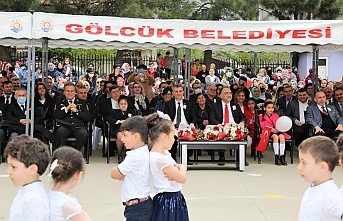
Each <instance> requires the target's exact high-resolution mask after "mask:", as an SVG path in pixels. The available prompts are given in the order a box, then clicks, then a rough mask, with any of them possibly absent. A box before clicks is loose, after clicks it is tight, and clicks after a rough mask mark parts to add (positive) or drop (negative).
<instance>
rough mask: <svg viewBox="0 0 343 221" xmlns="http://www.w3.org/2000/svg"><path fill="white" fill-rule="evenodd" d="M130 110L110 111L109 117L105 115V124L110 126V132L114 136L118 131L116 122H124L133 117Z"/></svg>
mask: <svg viewBox="0 0 343 221" xmlns="http://www.w3.org/2000/svg"><path fill="white" fill-rule="evenodd" d="M133 115H134V114H133V112H132V110H129V109H128V110H127V111H121V110H120V109H112V110H111V111H110V114H109V115H105V116H104V118H105V120H106V121H107V122H109V123H110V125H111V132H112V133H114V135H115V134H116V133H117V132H118V131H119V129H120V125H121V124H120V123H117V121H120V120H126V119H127V118H129V117H131V116H133Z"/></svg>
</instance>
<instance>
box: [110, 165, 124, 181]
mask: <svg viewBox="0 0 343 221" xmlns="http://www.w3.org/2000/svg"><path fill="white" fill-rule="evenodd" d="M111 177H112V179H115V180H124V178H125V176H124V175H123V174H122V173H121V172H120V171H119V169H118V167H113V168H112V170H111Z"/></svg>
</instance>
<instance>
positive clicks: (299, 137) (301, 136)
mask: <svg viewBox="0 0 343 221" xmlns="http://www.w3.org/2000/svg"><path fill="white" fill-rule="evenodd" d="M297 96H298V100H293V101H291V102H290V103H289V104H288V106H287V108H286V111H285V114H286V116H288V117H289V118H291V120H292V123H293V139H294V140H295V146H299V144H300V143H301V142H302V141H303V140H305V139H306V138H307V134H306V131H307V128H306V127H307V126H306V125H304V124H305V122H306V119H305V112H304V111H306V110H307V107H308V105H311V103H310V102H309V100H308V96H307V93H306V90H305V88H300V89H299V90H298V92H297Z"/></svg>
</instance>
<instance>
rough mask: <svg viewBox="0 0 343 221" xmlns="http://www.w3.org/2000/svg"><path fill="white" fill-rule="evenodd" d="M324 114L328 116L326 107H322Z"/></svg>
mask: <svg viewBox="0 0 343 221" xmlns="http://www.w3.org/2000/svg"><path fill="white" fill-rule="evenodd" d="M322 110H323V114H325V115H328V112H327V111H326V110H325V107H324V106H322Z"/></svg>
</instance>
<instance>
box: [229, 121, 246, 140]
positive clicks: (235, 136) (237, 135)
mask: <svg viewBox="0 0 343 221" xmlns="http://www.w3.org/2000/svg"><path fill="white" fill-rule="evenodd" d="M223 130H224V132H225V134H226V137H225V139H226V140H244V139H245V138H246V136H247V134H248V129H247V128H244V127H243V128H242V127H241V126H239V125H238V124H236V123H228V124H225V126H224V129H223Z"/></svg>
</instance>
